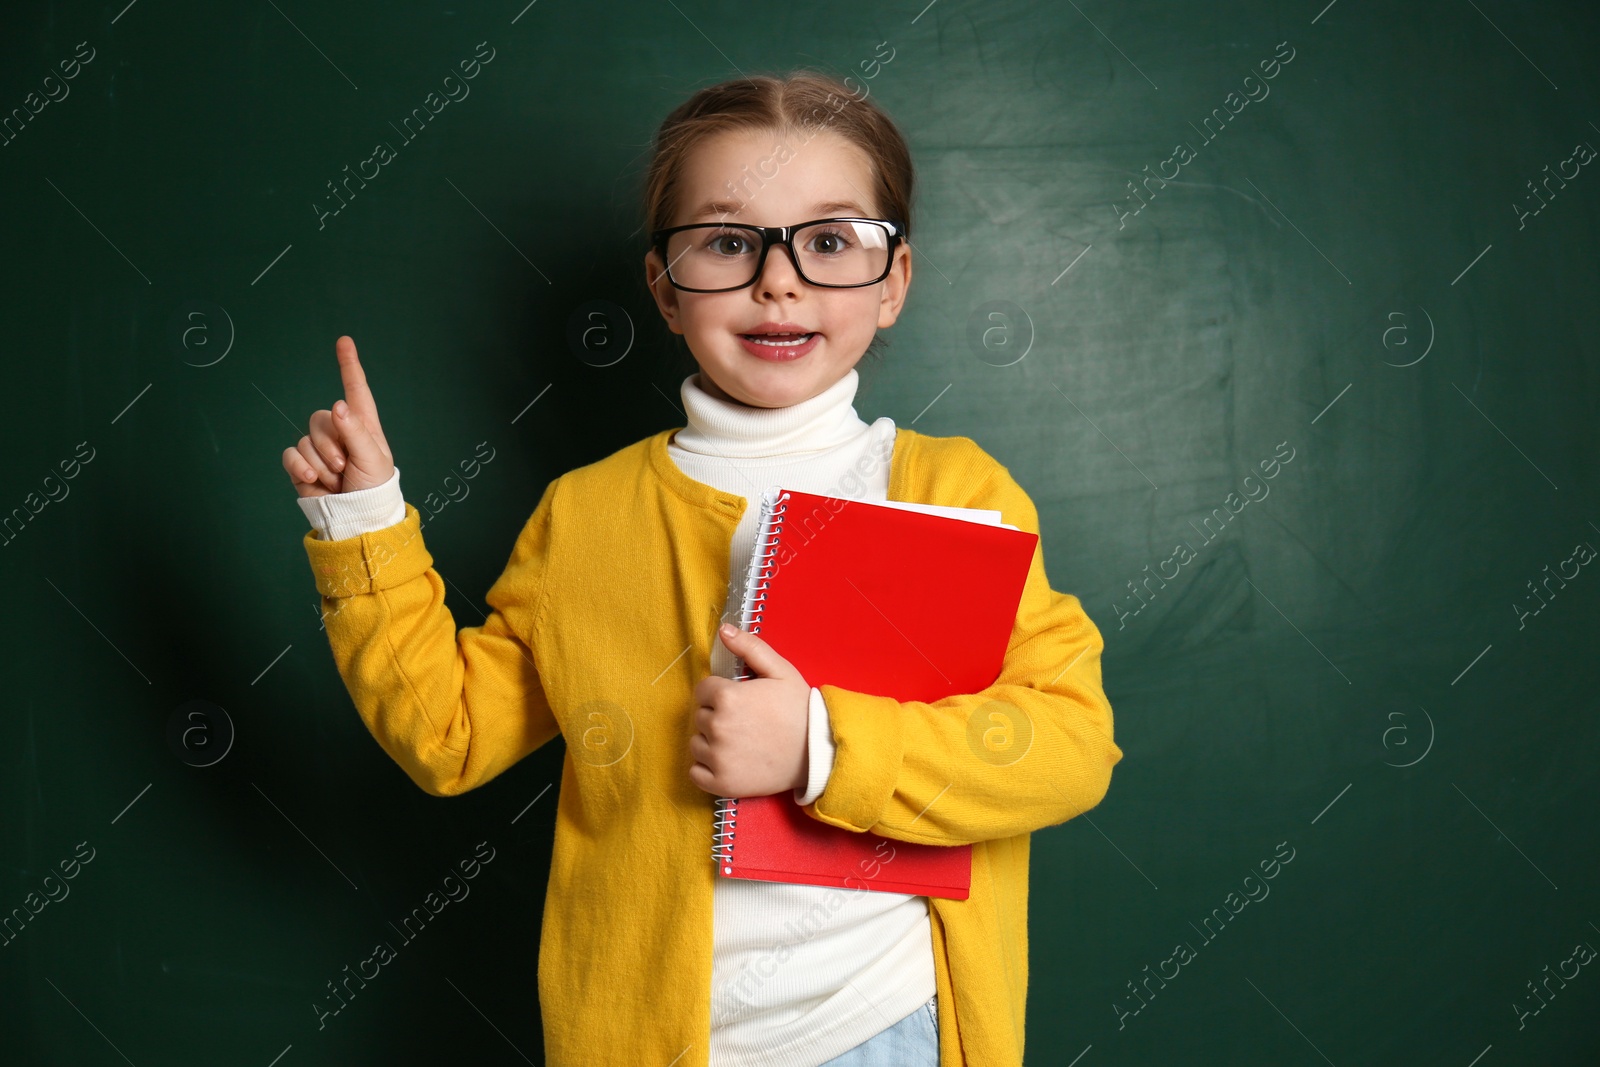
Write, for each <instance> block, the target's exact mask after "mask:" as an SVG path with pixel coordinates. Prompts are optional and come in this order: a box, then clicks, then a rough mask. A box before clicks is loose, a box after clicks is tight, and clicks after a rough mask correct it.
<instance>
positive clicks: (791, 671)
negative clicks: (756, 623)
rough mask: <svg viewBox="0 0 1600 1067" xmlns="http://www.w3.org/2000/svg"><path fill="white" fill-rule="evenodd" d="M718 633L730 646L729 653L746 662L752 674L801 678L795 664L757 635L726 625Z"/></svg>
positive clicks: (724, 642) (763, 676)
mask: <svg viewBox="0 0 1600 1067" xmlns="http://www.w3.org/2000/svg"><path fill="white" fill-rule="evenodd" d="M717 632H718V635H719V636H720V637H721V638H722V643H723V644H725V645H727V646H728V651H729V652H732V653H733V654H734V655H735V656H738V657H739V658H740V659H742V660H744V665H745V666H746V667H748V668H749V669H750V670H751V672H752V673H754V674H757V675H759V676H761V677H762V678H783V677H787V676H789V675H794V676H796V677H798V676H799V674H800V672H799V671H797V670H795V668H794V664H792V663H790V662H789V661H788V660H786V659H784V658H783V657H782V656H780V655H778V653H777V651H776V650H774V649H773V647H772V646H771V645H769V644H767V643H766V642H765V641H763V640H762V639H761V638H760V637H759V636H757V635H756V634H753V633H750V632H749V631H748V630H741V629H739V628H738V627H736V626H732V625H728V624H724V625H723V626H722V628H721V629H720V630H718V631H717Z"/></svg>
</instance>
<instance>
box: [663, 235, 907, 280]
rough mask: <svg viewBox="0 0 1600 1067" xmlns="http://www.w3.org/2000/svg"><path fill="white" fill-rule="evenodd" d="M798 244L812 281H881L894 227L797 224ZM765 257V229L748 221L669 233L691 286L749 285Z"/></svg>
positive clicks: (670, 247)
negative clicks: (890, 235) (761, 230)
mask: <svg viewBox="0 0 1600 1067" xmlns="http://www.w3.org/2000/svg"><path fill="white" fill-rule="evenodd" d="M792 247H793V248H794V250H795V253H796V266H798V267H799V270H800V275H801V277H803V278H804V279H805V280H806V281H808V282H816V283H820V284H822V285H861V284H865V283H867V282H872V281H876V280H877V279H878V277H879V276H880V275H881V274H883V272H884V268H885V267H886V266H887V265H888V262H889V230H888V228H887V227H885V226H882V225H879V224H878V223H875V222H838V221H833V222H819V223H814V224H812V225H810V226H805V227H802V228H801V229H798V230H796V231H795V232H794V239H793V242H792ZM768 254H769V255H781V254H782V251H781V250H779V249H774V250H773V251H772V252H770V253H768ZM760 258H761V232H760V231H759V230H753V229H750V228H749V227H747V226H733V225H728V226H718V227H715V228H712V227H706V228H704V229H694V230H680V231H679V232H677V233H675V234H672V235H671V236H670V237H668V238H667V263H668V265H669V269H670V270H671V272H672V277H673V280H674V281H676V282H677V283H678V284H679V285H686V286H688V287H690V288H691V289H726V288H732V287H742V286H746V285H749V284H750V283H751V282H753V281H755V278H756V261H757V260H758V259H760Z"/></svg>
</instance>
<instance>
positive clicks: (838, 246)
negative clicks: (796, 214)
mask: <svg viewBox="0 0 1600 1067" xmlns="http://www.w3.org/2000/svg"><path fill="white" fill-rule="evenodd" d="M807 243H808V244H809V245H810V246H811V251H813V252H817V253H819V254H820V255H824V256H836V255H838V254H839V253H841V252H845V251H848V250H849V248H850V240H849V238H847V237H846V236H845V235H844V234H842V233H840V232H839V231H838V230H823V231H822V232H820V233H816V234H813V235H812V236H811V239H810V241H808V242H807Z"/></svg>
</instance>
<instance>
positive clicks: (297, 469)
mask: <svg viewBox="0 0 1600 1067" xmlns="http://www.w3.org/2000/svg"><path fill="white" fill-rule="evenodd" d="M333 350H334V354H335V355H336V356H337V357H338V360H339V376H340V377H341V378H342V379H343V380H344V399H343V400H337V401H335V402H334V405H333V409H332V410H331V411H330V410H328V409H327V408H324V409H322V410H321V411H314V412H312V413H311V432H310V433H308V434H307V435H306V436H304V437H302V438H300V442H299V444H297V445H295V446H294V447H293V448H286V449H284V450H283V469H284V470H285V471H287V472H288V474H289V480H290V481H292V482H293V483H294V489H295V492H296V493H298V494H300V495H301V496H326V495H327V494H329V493H354V492H357V491H358V490H361V489H371V488H372V487H373V486H375V485H382V484H383V483H384V482H387V481H388V480H389V478H390V476H391V475H393V474H394V456H393V454H391V453H390V451H389V442H388V441H386V440H385V439H384V436H383V426H382V425H381V424H380V423H379V422H378V405H377V403H376V402H375V401H374V400H373V399H372V390H370V389H368V388H367V376H366V373H365V372H364V371H362V369H361V360H360V359H359V358H358V357H357V356H356V343H355V342H354V341H352V340H351V339H350V338H349V337H348V336H345V337H340V338H339V340H338V341H336V342H334V346H333Z"/></svg>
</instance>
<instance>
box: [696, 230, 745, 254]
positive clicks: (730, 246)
mask: <svg viewBox="0 0 1600 1067" xmlns="http://www.w3.org/2000/svg"><path fill="white" fill-rule="evenodd" d="M706 247H708V248H709V249H711V251H713V252H715V253H717V254H718V255H723V256H738V255H743V254H744V253H746V252H748V251H749V250H750V238H749V237H747V236H745V235H744V234H742V233H719V234H715V235H713V236H712V237H711V239H710V240H708V241H707V242H706Z"/></svg>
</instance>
